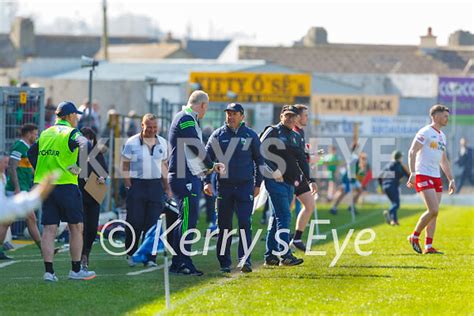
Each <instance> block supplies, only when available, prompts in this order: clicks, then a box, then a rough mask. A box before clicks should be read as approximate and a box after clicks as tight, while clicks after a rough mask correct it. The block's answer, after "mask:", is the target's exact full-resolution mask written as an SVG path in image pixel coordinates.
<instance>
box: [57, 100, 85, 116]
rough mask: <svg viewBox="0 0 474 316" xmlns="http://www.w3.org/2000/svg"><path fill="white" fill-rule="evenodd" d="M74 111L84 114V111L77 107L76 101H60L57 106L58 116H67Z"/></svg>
mask: <svg viewBox="0 0 474 316" xmlns="http://www.w3.org/2000/svg"><path fill="white" fill-rule="evenodd" d="M72 113H77V114H82V112H81V111H79V110H78V109H77V108H76V106H75V105H74V103H72V102H69V101H64V102H61V103H59V105H58V107H57V108H56V115H57V116H66V115H69V114H72Z"/></svg>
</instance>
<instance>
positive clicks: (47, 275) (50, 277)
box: [43, 272, 58, 282]
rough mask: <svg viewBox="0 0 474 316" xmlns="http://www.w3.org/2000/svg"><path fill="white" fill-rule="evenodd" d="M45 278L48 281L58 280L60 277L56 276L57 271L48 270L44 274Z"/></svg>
mask: <svg viewBox="0 0 474 316" xmlns="http://www.w3.org/2000/svg"><path fill="white" fill-rule="evenodd" d="M43 280H45V281H47V282H58V277H57V276H56V274H55V273H49V272H46V273H45V274H44V275H43Z"/></svg>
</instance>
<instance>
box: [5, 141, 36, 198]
mask: <svg viewBox="0 0 474 316" xmlns="http://www.w3.org/2000/svg"><path fill="white" fill-rule="evenodd" d="M29 148H30V145H29V144H28V143H26V142H25V141H24V140H23V139H20V140H17V141H16V142H15V144H13V147H12V150H11V153H10V159H13V160H16V161H18V167H17V168H16V174H17V176H18V184H19V186H20V191H29V190H30V189H31V187H32V186H33V166H32V165H31V163H30V161H29V160H28V149H29ZM6 190H7V191H15V187H14V186H13V182H12V181H11V179H10V178H8V181H7V186H6Z"/></svg>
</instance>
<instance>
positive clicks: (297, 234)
mask: <svg viewBox="0 0 474 316" xmlns="http://www.w3.org/2000/svg"><path fill="white" fill-rule="evenodd" d="M301 236H303V232H302V231H301V230H297V231H296V232H295V236H294V237H293V240H301Z"/></svg>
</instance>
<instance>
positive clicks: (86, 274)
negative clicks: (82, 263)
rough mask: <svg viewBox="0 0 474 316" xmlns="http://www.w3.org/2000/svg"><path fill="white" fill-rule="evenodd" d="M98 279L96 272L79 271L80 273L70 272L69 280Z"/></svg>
mask: <svg viewBox="0 0 474 316" xmlns="http://www.w3.org/2000/svg"><path fill="white" fill-rule="evenodd" d="M95 277H96V274H95V272H94V271H87V270H83V269H81V270H79V272H74V271H69V279H71V280H92V279H94V278H95Z"/></svg>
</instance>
